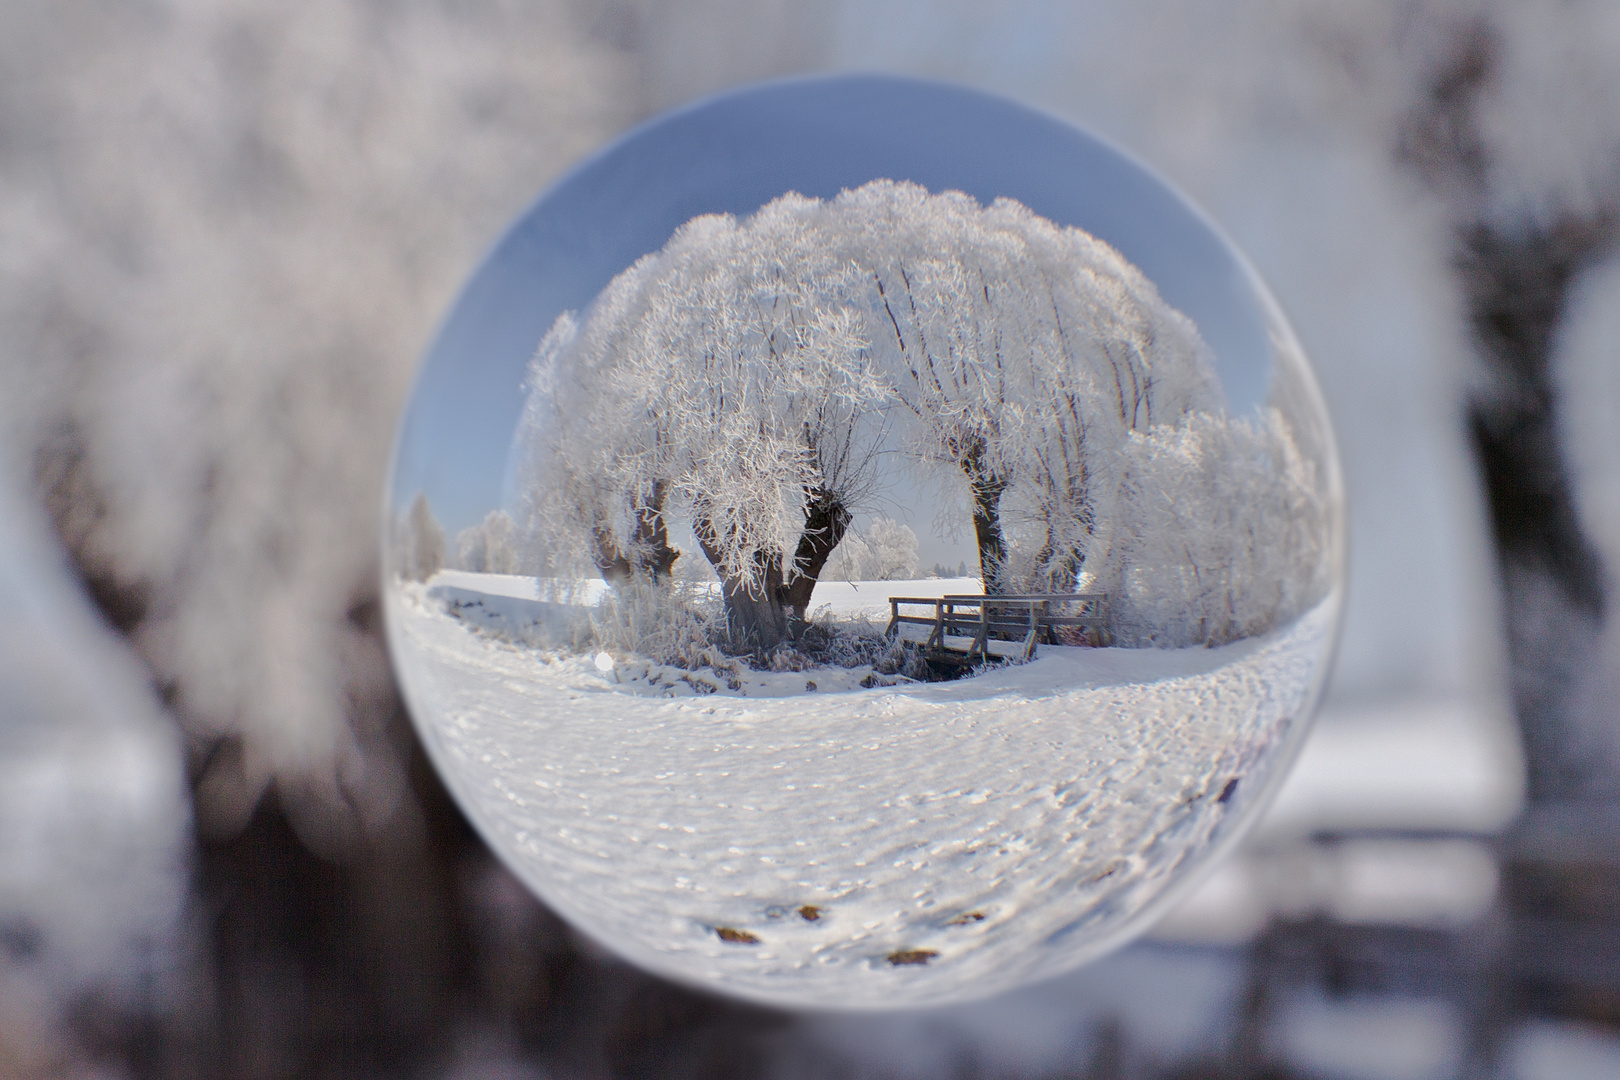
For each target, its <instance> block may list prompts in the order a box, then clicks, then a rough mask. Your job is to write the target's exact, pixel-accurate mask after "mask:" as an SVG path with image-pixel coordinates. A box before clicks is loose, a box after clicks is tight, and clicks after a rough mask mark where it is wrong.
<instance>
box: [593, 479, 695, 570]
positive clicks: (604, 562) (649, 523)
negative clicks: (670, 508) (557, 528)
mask: <svg viewBox="0 0 1620 1080" xmlns="http://www.w3.org/2000/svg"><path fill="white" fill-rule="evenodd" d="M666 494H667V489H666V487H665V485H664V482H663V481H662V480H656V481H654V482H653V486H652V492H651V494H650V496H649V497H648V499H647V500H646V501H645V502H644V503H642V504H641V505H640V506H637V507H636V508H635V514H636V527H635V531H634V532H632V533H631V534H630V548H629V550H628V551H625V550H622V549H621V548H620V547H619V545H618V544H617V543H616V542H615V541H614V539H613V533H612V531H611V530H610V529H608V528H607V527H606V526H605V525H598V526H597V527H596V528H595V530H593V532H592V539H593V540H594V541H595V547H596V550H595V551H594V552H593V553H592V555H593V558H594V559H595V561H596V569H597V570H598V572H600V573H601V575H602V577H603V578H604V579H605V580H606V581H608V582H609V583H611V584H614V585H623V584H625V583H627V582H629V581H630V580H631V579H632V578H634V577H637V576H640V577H644V578H646V579H648V580H649V581H651V582H652V583H653V584H655V585H656V584H658V583H659V582H660V581H662V580H663V579H664V578H666V577H668V576H669V571H670V568H671V567H673V566H674V565H675V560H676V559H678V558H680V557H681V553H680V552H679V551H677V550H676V549H674V548H672V547H670V546H669V526H668V524H667V523H665V521H664V499H665V496H666Z"/></svg>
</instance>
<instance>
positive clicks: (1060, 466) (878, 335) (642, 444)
mask: <svg viewBox="0 0 1620 1080" xmlns="http://www.w3.org/2000/svg"><path fill="white" fill-rule="evenodd" d="M1222 407H1223V403H1222V399H1221V396H1220V392H1219V389H1218V385H1217V383H1216V380H1215V378H1214V376H1213V374H1212V370H1211V366H1210V362H1209V358H1208V352H1207V349H1206V347H1205V346H1204V344H1203V343H1202V341H1201V339H1200V338H1199V336H1198V333H1197V330H1196V329H1195V328H1194V327H1193V325H1192V323H1191V322H1190V321H1189V320H1188V319H1186V318H1185V317H1184V316H1182V315H1181V314H1180V313H1178V312H1176V311H1175V310H1174V309H1173V308H1171V307H1170V306H1169V305H1168V304H1166V303H1165V302H1164V301H1163V300H1162V299H1161V298H1160V297H1159V295H1158V292H1157V290H1156V289H1154V287H1153V285H1152V284H1151V283H1150V282H1148V281H1147V279H1146V278H1145V277H1143V276H1142V274H1141V273H1140V272H1139V271H1137V270H1136V269H1135V268H1134V267H1132V266H1131V265H1130V264H1129V263H1127V262H1126V261H1125V260H1124V259H1123V258H1122V257H1121V256H1120V255H1119V253H1118V252H1116V251H1114V250H1113V249H1112V248H1110V247H1108V246H1107V245H1106V244H1104V243H1102V242H1101V241H1098V240H1097V239H1095V238H1094V237H1091V236H1090V235H1088V234H1086V233H1084V232H1082V231H1081V230H1078V229H1073V228H1061V227H1059V226H1057V225H1054V224H1053V223H1052V222H1050V221H1047V220H1045V219H1043V218H1041V217H1039V216H1037V215H1035V214H1034V213H1032V212H1030V211H1029V210H1028V209H1027V208H1025V207H1023V206H1022V205H1020V204H1019V203H1017V202H1014V201H1012V200H1008V199H1001V200H998V201H996V202H995V203H993V204H992V205H990V206H989V207H981V206H980V205H979V204H978V203H977V202H975V201H974V200H973V199H971V198H970V197H968V196H966V195H962V194H960V193H956V192H948V193H945V194H941V195H930V194H929V193H928V192H927V191H925V190H924V189H923V188H921V187H918V186H916V185H914V184H905V183H894V182H890V181H876V182H874V183H871V184H868V185H866V186H864V187H862V188H859V189H856V190H853V191H846V192H844V193H842V194H841V195H840V196H838V197H837V198H836V199H832V200H828V201H822V200H817V199H809V198H805V197H803V196H799V195H792V194H790V195H785V196H783V197H781V198H779V199H777V200H775V201H774V202H772V203H770V204H768V205H767V206H765V207H763V208H762V209H761V210H759V211H758V212H757V213H756V214H754V215H753V216H752V217H749V218H746V219H741V220H739V219H737V218H734V217H731V216H727V215H715V216H706V217H700V218H696V219H694V220H692V221H690V222H688V223H687V224H686V225H684V226H682V227H681V228H680V229H679V230H677V232H676V233H675V235H674V236H673V237H672V238H671V239H670V241H669V243H668V244H666V245H665V246H664V248H663V249H662V250H661V251H659V252H657V253H655V254H652V255H649V256H646V257H645V258H643V259H642V260H640V261H639V262H637V263H636V264H635V265H634V266H632V267H631V268H630V269H628V270H626V271H625V272H624V273H622V274H620V275H619V276H618V277H617V278H615V279H614V280H613V281H612V282H611V283H610V284H609V285H608V287H607V288H606V289H605V290H603V292H602V294H601V295H600V296H599V297H598V298H597V299H596V300H595V301H593V303H592V304H591V306H590V307H589V308H588V309H587V310H586V311H585V312H584V313H583V315H582V316H579V317H576V316H575V315H573V314H572V313H569V314H565V315H563V316H562V317H560V318H559V319H558V320H557V323H556V325H555V326H554V327H553V328H552V330H551V332H550V333H549V334H548V335H547V337H546V339H545V341H544V342H543V343H542V345H541V347H540V350H539V352H538V354H537V356H536V358H535V361H534V363H533V365H532V368H531V374H530V381H529V400H528V404H527V408H526V412H525V415H524V419H523V422H522V426H521V428H520V453H521V455H522V456H521V459H520V467H521V469H522V470H523V471H522V473H521V481H522V484H523V488H524V491H525V510H526V512H527V515H528V519H529V523H530V525H531V527H532V528H533V529H534V530H535V532H536V533H537V536H538V538H539V539H540V540H541V542H542V543H544V544H546V545H547V546H548V547H549V548H551V550H552V551H553V552H554V558H555V557H556V555H558V554H560V555H562V556H565V557H566V556H575V557H577V558H579V559H580V560H581V561H584V560H587V559H588V561H589V562H590V563H591V564H593V565H594V566H595V567H596V569H597V570H598V571H599V572H600V573H601V574H602V575H603V576H604V577H607V578H608V579H609V580H612V581H619V582H628V581H633V580H636V579H641V580H645V581H648V582H654V583H656V582H658V581H660V580H662V579H664V578H666V577H667V576H668V575H669V573H670V569H671V567H672V566H673V564H674V562H675V560H676V559H677V558H680V557H682V556H681V555H680V553H679V552H677V551H676V550H675V549H674V548H673V547H672V546H671V544H670V539H669V535H670V534H669V523H670V520H671V517H672V516H675V515H678V516H680V517H682V518H684V519H685V520H687V521H689V522H690V523H691V526H692V531H693V533H694V534H695V536H696V538H697V541H698V546H699V548H700V549H701V551H702V553H703V555H704V557H705V558H706V559H707V560H708V561H709V562H710V563H711V564H712V565H713V567H714V569H715V572H716V574H717V576H718V577H719V579H720V582H721V591H722V595H723V597H724V601H725V606H726V612H727V619H728V624H729V626H730V630H731V634H732V637H733V640H734V642H737V643H747V644H751V645H753V646H756V647H760V646H763V647H770V646H772V645H774V644H776V643H777V642H780V641H781V640H783V639H784V638H785V637H787V636H789V635H791V634H792V633H793V631H794V629H795V627H796V626H797V625H798V623H799V622H800V621H801V620H802V618H803V615H804V612H805V611H806V610H807V608H808V605H809V599H810V594H811V590H812V589H813V588H814V585H815V582H816V580H817V578H818V576H819V575H820V573H821V570H822V568H823V566H824V565H825V564H826V561H827V559H828V557H829V556H830V555H831V553H832V552H833V550H834V549H835V548H836V547H837V545H838V543H839V541H840V540H841V539H842V538H843V535H844V533H845V531H846V530H847V529H848V527H849V523H850V521H851V520H852V518H853V516H854V514H855V513H856V512H857V511H858V510H860V509H861V508H862V507H863V505H865V503H866V502H867V501H868V500H869V499H870V498H871V497H872V496H874V495H875V494H877V492H876V491H875V487H876V485H877V483H878V481H879V477H880V476H882V475H885V473H884V470H881V469H880V468H879V467H878V462H879V454H880V452H881V451H883V450H884V449H885V448H886V447H898V448H899V450H900V451H901V452H902V453H904V454H905V455H906V456H907V458H908V459H909V460H910V461H911V462H912V463H913V464H914V466H915V468H916V470H917V471H918V472H919V473H924V474H926V473H930V472H932V473H936V474H937V473H940V472H945V473H949V474H951V475H954V476H956V477H957V478H958V480H959V481H960V482H962V483H964V484H965V486H966V488H967V490H968V492H969V498H970V501H971V504H972V511H971V513H972V518H973V525H974V534H975V538H976V540H977V542H978V547H979V555H980V566H981V573H982V577H983V581H984V583H985V589H986V591H987V592H998V591H1009V590H1010V589H1013V588H1019V587H1039V588H1043V589H1048V588H1049V589H1055V590H1058V591H1070V590H1072V588H1073V586H1074V582H1075V579H1076V575H1077V573H1078V572H1079V569H1080V567H1081V565H1082V563H1083V562H1084V560H1085V559H1086V557H1087V553H1088V550H1089V548H1090V544H1091V538H1092V536H1093V534H1094V532H1095V530H1096V528H1097V493H1098V491H1099V490H1102V489H1108V488H1109V487H1110V485H1117V483H1118V482H1119V478H1118V477H1116V476H1115V475H1114V474H1115V472H1116V471H1117V468H1118V463H1119V461H1121V460H1122V458H1121V451H1122V448H1124V447H1125V446H1126V444H1127V443H1128V441H1129V439H1130V437H1131V436H1132V434H1133V433H1138V432H1142V431H1146V430H1149V429H1152V428H1154V427H1156V426H1162V425H1175V424H1178V423H1181V422H1182V421H1183V420H1184V419H1185V418H1186V417H1187V416H1188V415H1189V414H1190V413H1192V412H1194V411H1202V412H1207V413H1211V414H1214V413H1219V412H1220V411H1221V409H1222ZM1009 506H1010V507H1013V508H1014V510H1015V515H1014V516H1015V518H1016V520H1015V521H1013V522H1012V524H1013V525H1014V526H1015V531H1016V532H1017V535H1019V536H1020V537H1024V536H1029V537H1033V538H1034V542H1033V544H1030V545H1026V548H1027V550H1023V551H1020V552H1015V551H1013V550H1012V549H1011V548H1010V546H1009V541H1008V537H1009V532H1008V522H1007V521H1005V520H1004V518H1005V516H1006V515H1005V514H1004V509H1005V508H1006V507H1009ZM1015 556H1017V557H1016V558H1015Z"/></svg>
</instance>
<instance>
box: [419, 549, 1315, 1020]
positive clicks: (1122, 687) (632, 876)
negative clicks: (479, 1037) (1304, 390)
mask: <svg viewBox="0 0 1620 1080" xmlns="http://www.w3.org/2000/svg"><path fill="white" fill-rule="evenodd" d="M872 584H873V585H876V586H877V588H875V589H873V596H874V597H876V596H877V595H878V594H879V593H881V594H882V596H883V600H882V602H883V604H884V607H885V609H886V606H887V596H888V595H889V593H890V592H891V591H893V592H895V593H896V594H899V593H900V592H903V591H905V590H904V589H903V588H900V587H899V586H900V584H901V583H889V586H890V587H889V588H885V587H884V586H883V585H882V583H872ZM905 584H906V585H907V586H910V585H914V584H916V583H905ZM435 587H436V588H437V587H448V588H456V587H464V586H453V585H451V584H450V582H448V581H441V579H435ZM867 589H868V586H867V585H862V586H861V587H860V589H859V590H858V592H859V593H865V592H866V591H867ZM948 591H955V588H954V585H953V586H951V587H950V588H949V590H948ZM818 592H819V590H818ZM514 599H521V598H514ZM862 599H863V600H864V597H863V598H862ZM389 602H390V604H391V605H392V606H393V607H394V609H395V617H396V620H397V621H395V623H394V625H395V626H396V627H398V629H399V633H398V636H397V639H396V641H395V648H396V650H397V653H398V656H399V659H400V660H401V661H402V671H403V674H404V679H405V683H406V687H407V692H408V694H409V696H410V699H411V703H412V706H413V708H415V709H416V711H417V713H418V716H419V718H420V719H421V720H422V721H423V725H422V726H423V728H424V732H425V734H426V736H427V739H428V742H429V745H430V747H431V750H432V753H433V755H434V757H435V759H436V760H437V762H438V764H439V765H440V768H441V771H442V772H443V774H444V775H445V776H446V778H447V779H448V780H449V782H450V784H451V786H452V787H453V788H454V789H455V791H456V792H457V794H458V796H459V797H460V799H461V800H462V803H463V805H464V807H465V808H466V810H467V812H468V813H469V814H470V815H471V816H472V817H473V819H474V820H475V821H476V822H477V823H478V825H479V826H480V828H482V829H483V830H485V831H486V832H487V833H489V834H490V835H491V837H492V839H495V840H496V841H497V843H496V846H497V849H498V850H501V851H503V852H505V853H507V854H508V856H509V857H510V858H512V859H513V860H514V867H515V869H516V870H517V871H518V872H519V873H520V874H521V875H522V876H523V877H524V878H525V879H526V880H527V881H528V882H529V883H530V884H531V885H532V886H533V887H534V888H535V889H536V890H537V891H539V892H540V893H541V894H542V895H543V896H545V897H546V898H547V900H548V901H549V902H550V903H552V904H553V905H554V906H555V907H556V908H557V909H558V910H559V911H560V912H562V913H563V914H564V915H565V916H567V917H568V918H569V919H571V920H572V921H574V922H575V923H576V924H577V925H579V926H580V927H582V928H584V929H586V930H587V931H589V932H591V933H593V934H594V935H596V936H597V937H599V938H601V939H602V940H604V941H605V942H608V943H609V944H611V945H612V946H613V947H614V948H615V949H617V950H618V951H620V952H623V953H624V954H626V955H628V956H630V957H631V958H633V959H635V960H636V961H638V962H640V963H642V964H645V965H647V966H649V967H652V968H654V969H657V970H661V971H664V972H667V973H669V974H672V975H675V976H677V977H691V975H692V973H694V972H697V973H701V974H702V975H703V976H706V977H707V978H709V979H712V980H717V981H719V980H723V981H724V982H725V985H726V987H727V989H728V990H731V991H733V992H741V993H748V994H753V995H755V996H759V997H761V998H766V999H769V1000H774V1001H777V1002H782V1003H788V1002H800V1003H806V1004H821V1005H828V1004H841V1005H845V1006H850V1007H856V1006H864V1007H882V1006H884V1005H885V1004H888V1003H890V1002H891V1001H892V1000H893V997H894V994H895V990H896V988H897V987H901V986H904V987H906V1000H907V1001H908V1002H910V1003H916V1002H918V1001H926V1000H935V1001H944V1000H951V999H956V998H963V997H974V996H980V995H984V994H989V993H993V992H994V991H996V990H998V989H1000V988H1003V987H1008V986H1011V985H1014V984H1016V983H1019V982H1022V981H1023V980H1024V979H1026V978H1028V977H1030V976H1038V975H1041V974H1046V973H1056V972H1058V971H1060V970H1062V969H1064V968H1066V967H1068V966H1070V965H1071V964H1072V963H1073V962H1075V960H1076V959H1077V958H1078V957H1080V956H1082V955H1083V954H1085V953H1087V952H1088V950H1090V949H1092V948H1094V947H1095V946H1096V945H1098V944H1099V943H1101V942H1103V941H1104V940H1105V939H1107V938H1109V937H1110V936H1111V935H1113V934H1114V933H1116V932H1118V931H1119V930H1121V929H1122V928H1123V927H1124V925H1125V922H1126V920H1128V919H1129V918H1130V917H1131V916H1133V915H1135V914H1137V913H1138V912H1140V911H1142V910H1143V909H1144V907H1145V906H1146V905H1148V904H1149V903H1150V902H1151V901H1153V900H1154V899H1155V898H1157V897H1158V896H1159V895H1160V894H1161V893H1162V892H1163V891H1164V890H1165V888H1166V887H1167V886H1168V885H1169V884H1170V882H1171V881H1172V879H1173V878H1175V877H1176V876H1177V875H1176V871H1178V870H1180V869H1182V868H1183V867H1184V866H1185V865H1186V864H1187V863H1188V861H1189V860H1192V859H1195V858H1197V857H1198V856H1199V855H1200V854H1201V853H1203V852H1205V851H1206V850H1208V848H1209V846H1210V845H1211V844H1212V843H1213V842H1214V841H1215V840H1217V839H1218V838H1219V837H1221V836H1222V835H1224V834H1225V832H1226V831H1227V829H1228V827H1229V824H1230V823H1231V822H1232V821H1234V820H1235V818H1236V812H1237V811H1239V810H1241V809H1242V808H1243V807H1244V806H1245V805H1246V804H1247V803H1248V802H1249V801H1250V800H1252V799H1253V798H1254V797H1255V796H1256V795H1257V794H1258V793H1259V792H1260V791H1261V790H1262V789H1263V788H1264V786H1265V781H1266V778H1267V777H1268V776H1269V775H1270V772H1271V766H1272V765H1273V764H1274V762H1275V761H1276V759H1277V755H1278V754H1279V752H1280V751H1281V750H1282V748H1283V747H1284V746H1286V745H1288V743H1289V740H1288V739H1287V736H1288V734H1289V732H1290V731H1291V729H1292V728H1293V725H1294V721H1295V719H1296V717H1297V716H1298V715H1299V713H1300V711H1301V709H1302V708H1303V707H1304V706H1305V704H1306V703H1307V699H1308V696H1309V692H1310V688H1311V686H1312V684H1313V681H1314V679H1315V677H1316V675H1317V670H1318V667H1319V664H1320V662H1321V660H1322V651H1323V649H1322V646H1323V643H1324V642H1325V641H1326V639H1327V634H1328V630H1329V627H1330V626H1331V624H1332V618H1333V606H1334V601H1330V602H1328V603H1326V604H1324V605H1322V606H1320V607H1318V608H1317V609H1315V610H1314V611H1312V612H1311V613H1310V614H1309V615H1307V616H1306V617H1305V618H1303V619H1301V620H1299V621H1298V622H1297V623H1295V624H1294V625H1292V626H1291V627H1288V628H1286V629H1285V630H1282V631H1279V632H1277V633H1274V634H1271V635H1268V636H1266V637H1263V638H1256V639H1251V640H1249V641H1245V642H1242V643H1239V644H1237V645H1233V646H1229V647H1227V648H1223V649H1190V650H1179V651H1170V650H1134V649H1133V650H1125V649H1095V650H1091V649H1063V648H1047V649H1043V650H1042V651H1041V655H1040V657H1039V658H1038V659H1037V660H1035V661H1034V662H1032V663H1030V664H1027V665H1022V666H1017V667H1008V668H1002V669H996V670H991V671H987V672H985V673H984V674H981V675H979V676H977V677H975V678H972V679H966V680H961V681H958V682H953V683H932V684H926V685H910V686H903V687H889V688H883V687H878V688H873V689H852V690H850V691H849V692H847V693H837V694H833V693H826V692H816V693H803V692H800V693H798V694H797V695H796V696H761V697H754V696H749V697H746V698H743V697H737V696H728V695H723V694H716V695H705V696H700V695H699V694H691V695H685V696H678V697H676V696H671V697H650V696H641V695H632V694H626V693H623V692H621V691H622V689H623V687H622V684H621V685H615V684H614V675H615V672H613V671H610V672H602V671H599V670H597V669H596V667H595V666H594V664H592V663H590V662H589V661H588V660H586V659H585V658H583V657H566V658H562V659H555V660H551V659H547V658H546V657H545V656H544V655H542V654H540V653H538V652H536V651H535V650H532V649H528V648H523V647H514V646H511V645H508V644H505V643H502V642H500V641H496V640H492V639H490V638H488V637H484V636H480V635H477V634H474V633H470V632H469V631H468V629H467V627H466V626H465V625H463V624H462V623H461V622H460V621H459V620H457V619H456V618H453V617H450V616H449V615H447V614H446V613H445V610H444V609H443V608H442V607H441V606H440V605H439V604H438V603H435V602H431V601H428V599H427V597H426V596H425V594H424V592H423V591H421V590H419V589H412V588H402V589H398V590H396V591H395V592H394V593H393V594H392V595H391V596H390V598H389ZM819 674H820V673H819V672H817V673H814V674H813V675H812V676H811V677H812V678H818V677H819ZM794 678H795V679H797V680H803V679H805V676H804V675H803V674H800V675H797V676H795V677H794ZM1234 781H1236V783H1235V784H1234ZM807 905H808V906H809V908H810V909H812V913H813V914H815V915H816V916H817V917H816V918H815V919H814V920H811V919H807V918H805V917H803V916H802V915H800V914H798V912H800V911H801V910H803V909H805V908H806V906H807ZM722 929H723V930H726V931H728V934H727V936H726V937H729V938H730V940H727V939H726V937H723V936H722V935H721V934H720V933H719V932H718V931H720V930H722ZM750 939H751V940H750ZM897 954H898V955H905V954H909V955H911V956H916V957H926V958H927V959H928V960H929V962H927V963H916V964H895V963H894V962H893V961H892V960H890V959H889V958H891V957H893V956H896V955H897ZM928 954H933V955H932V956H929V955H928Z"/></svg>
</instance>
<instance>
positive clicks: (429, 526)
mask: <svg viewBox="0 0 1620 1080" xmlns="http://www.w3.org/2000/svg"><path fill="white" fill-rule="evenodd" d="M394 550H395V558H396V559H397V560H398V562H397V563H396V564H395V572H396V573H398V574H399V575H400V577H402V578H404V579H405V580H407V581H426V580H427V579H428V578H430V577H432V576H433V575H434V574H436V573H438V572H439V571H440V570H441V569H443V568H444V555H445V544H444V529H443V527H442V526H440V525H439V519H438V518H436V517H434V516H433V507H431V506H429V505H428V500H427V495H426V493H424V492H420V491H419V492H417V493H416V498H414V499H412V500H411V505H410V506H409V507H407V508H406V510H405V513H404V515H403V516H402V517H401V518H400V520H399V522H398V523H397V524H396V525H395V527H394Z"/></svg>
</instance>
